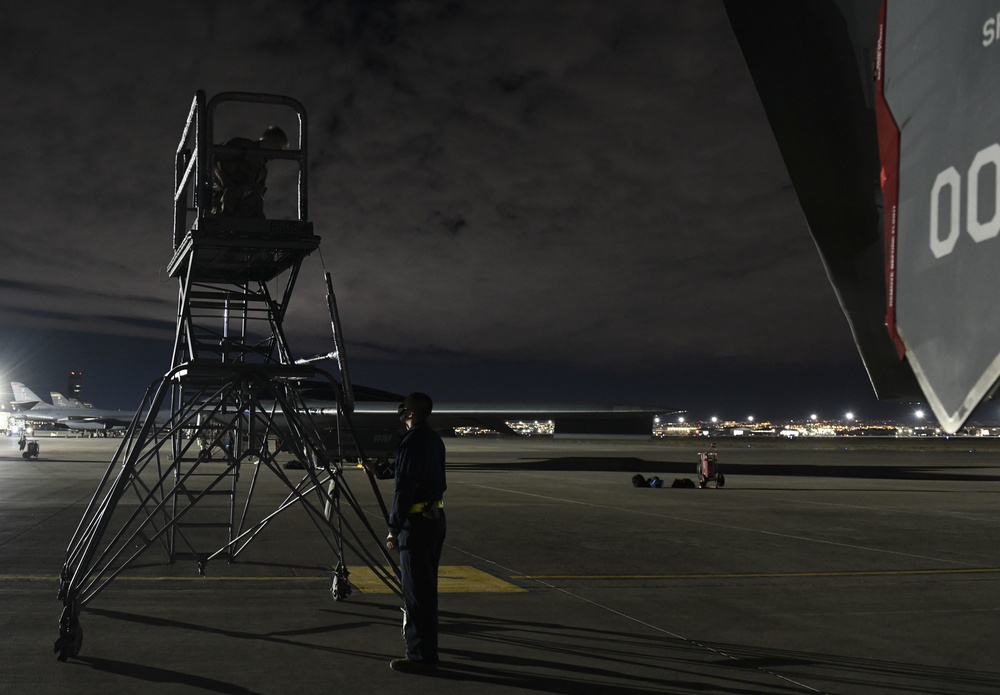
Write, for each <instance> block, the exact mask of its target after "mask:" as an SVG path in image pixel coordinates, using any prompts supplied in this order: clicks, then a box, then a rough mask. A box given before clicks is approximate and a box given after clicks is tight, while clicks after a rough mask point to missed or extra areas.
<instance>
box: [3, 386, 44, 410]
mask: <svg viewBox="0 0 1000 695" xmlns="http://www.w3.org/2000/svg"><path fill="white" fill-rule="evenodd" d="M10 388H11V390H12V391H13V392H14V401H13V404H14V405H15V406H19V407H21V408H30V407H32V406H34V405H35V404H37V403H41V402H42V399H41V398H39V397H38V396H36V395H35V392H34V391H32V390H31V389H29V388H28V387H27V386H25V385H24V384H22V383H21V382H19V381H12V382H10Z"/></svg>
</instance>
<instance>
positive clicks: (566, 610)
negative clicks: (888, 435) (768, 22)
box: [0, 438, 1000, 695]
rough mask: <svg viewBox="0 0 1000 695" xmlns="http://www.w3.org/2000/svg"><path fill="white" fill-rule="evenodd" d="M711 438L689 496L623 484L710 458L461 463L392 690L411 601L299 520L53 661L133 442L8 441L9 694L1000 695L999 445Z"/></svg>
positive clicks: (87, 619) (468, 449)
mask: <svg viewBox="0 0 1000 695" xmlns="http://www.w3.org/2000/svg"><path fill="white" fill-rule="evenodd" d="M716 441H717V442H718V445H719V450H720V463H721V466H722V470H723V472H724V474H725V476H726V485H725V487H724V488H722V489H706V490H697V489H689V488H669V487H665V488H662V489H641V488H635V487H633V486H632V483H631V478H632V476H633V475H634V474H635V473H641V474H643V475H644V476H646V477H649V476H652V475H657V476H659V477H660V478H663V479H664V480H665V481H666V483H667V485H669V484H670V483H671V482H672V481H673V480H674V479H675V478H686V479H693V478H694V464H695V461H696V452H697V451H699V450H701V449H704V447H705V444H706V443H705V441H704V440H694V439H680V440H670V441H649V442H608V441H563V440H551V439H537V438H535V439H523V440H512V439H502V440H492V439H468V438H466V439H454V440H448V441H447V445H448V456H449V470H448V485H449V488H448V493H447V495H446V497H445V500H446V511H447V515H448V541H447V545H446V547H445V552H444V559H443V564H444V565H445V567H443V568H442V572H441V574H442V578H441V590H442V595H441V633H442V634H441V656H442V660H443V667H442V668H441V669H440V670H439V672H438V674H437V675H435V676H420V675H404V674H400V673H396V672H394V671H391V670H390V669H389V667H388V662H389V660H390V659H392V658H396V657H398V656H401V655H402V653H403V644H402V638H401V636H400V618H401V614H400V610H399V605H400V603H399V599H398V598H397V597H396V596H395V595H394V594H392V593H391V592H389V591H388V590H387V589H386V588H385V587H384V586H383V585H381V584H380V582H378V581H377V580H376V581H369V578H368V577H367V576H366V568H364V567H363V566H361V567H352V576H351V578H352V580H353V581H355V584H356V586H357V587H358V590H357V591H355V592H354V594H353V595H352V596H350V597H349V598H348V599H347V600H346V601H339V602H337V601H334V600H333V599H332V597H331V595H330V592H329V587H330V573H329V568H330V563H331V562H333V559H332V558H331V556H330V555H331V553H330V550H329V548H327V547H326V546H325V545H324V544H323V543H322V542H321V541H320V542H317V539H316V538H315V537H314V536H315V530H314V528H313V527H312V526H311V524H310V522H309V521H308V518H307V516H306V515H304V514H301V513H297V510H289V511H287V512H285V513H283V514H282V515H281V518H280V522H276V523H275V524H273V525H272V526H270V527H268V528H267V529H266V530H265V532H264V533H263V534H261V536H260V537H259V538H258V539H257V540H256V541H255V542H254V545H253V546H251V548H250V549H248V552H247V554H246V555H245V556H241V557H240V560H239V561H238V562H236V563H233V564H226V563H225V562H222V563H220V564H218V565H209V567H208V568H207V572H206V576H204V577H199V576H198V575H197V572H196V570H195V567H194V563H191V562H185V563H182V562H178V563H175V564H172V565H171V564H166V563H164V562H161V561H160V560H158V559H155V558H152V559H145V558H146V556H144V563H143V564H142V565H141V566H138V567H136V568H135V570H134V571H133V570H132V569H131V568H130V569H129V571H127V572H126V573H125V574H124V575H123V576H121V577H119V578H118V579H117V580H115V581H114V582H112V583H111V584H110V585H109V586H108V588H107V589H106V590H104V591H103V592H102V593H100V594H99V595H98V596H97V597H96V598H95V599H94V600H93V601H91V602H90V603H88V604H87V605H86V606H85V607H84V609H83V612H82V615H81V624H82V626H83V629H84V640H83V646H82V649H81V651H80V653H79V655H78V656H76V657H71V658H69V659H68V660H67V661H65V662H59V661H57V660H56V658H55V655H54V654H53V652H52V645H53V642H54V641H55V638H56V637H57V632H58V630H57V623H58V618H59V614H60V611H61V608H62V606H61V603H60V602H59V601H58V600H57V599H56V591H57V589H58V579H57V577H58V573H59V570H60V568H61V566H62V564H63V561H64V559H65V555H66V546H67V543H68V541H69V539H70V537H71V536H72V533H73V531H74V529H75V528H76V525H77V524H78V523H79V521H80V518H81V516H82V514H83V511H84V509H85V507H86V505H87V503H88V501H89V500H90V497H91V495H92V494H93V492H94V490H95V489H96V486H97V483H98V481H99V479H100V478H101V476H102V475H103V473H104V471H105V469H106V468H107V465H108V462H109V461H110V460H111V456H112V454H113V452H114V448H115V446H116V445H117V443H118V440H96V439H61V438H60V439H51V440H50V439H46V438H42V439H40V443H41V456H40V459H39V460H37V461H25V460H23V459H22V458H21V456H20V454H19V452H18V451H17V447H16V442H15V440H14V439H7V438H0V635H2V638H0V639H2V644H3V649H0V693H3V694H7V693H18V694H20V693H33V694H38V695H46V694H49V693H101V694H111V693H140V692H141V693H144V694H148V695H158V694H161V693H227V694H236V693H239V694H244V693H246V694H261V695H263V694H269V695H270V694H274V695H278V694H284V693H301V694H311V693H348V694H353V693H374V692H385V693H406V694H407V695H420V694H422V693H435V694H441V693H485V694H492V693H565V694H569V693H574V694H576V693H591V692H600V693H719V694H722V695H751V694H756V693H769V694H788V695H793V694H799V693H838V694H840V693H844V694H846V693H866V694H867V693H887V694H888V693H892V694H895V695H898V694H900V693H934V694H937V695H947V694H951V693H955V694H959V693H961V694H963V695H968V694H970V693H997V692H1000V660H998V658H997V657H998V656H1000V620H998V611H1000V547H998V543H997V537H998V535H1000V533H998V531H1000V513H998V505H997V502H998V496H1000V443H998V442H997V441H995V440H985V439H951V440H949V441H932V442H922V441H920V442H902V443H899V442H894V441H889V442H882V441H875V442H873V441H867V440H863V439H837V440H829V441H825V442H815V441H811V442H807V441H796V442H784V443H783V442H781V441H776V440H757V439H740V438H734V439H719V440H716ZM346 477H347V478H348V480H349V484H350V485H351V487H352V489H353V490H355V491H356V492H358V494H359V496H360V495H361V494H362V493H361V491H362V490H364V489H365V488H366V487H368V483H367V481H366V480H364V473H363V472H362V471H360V470H357V469H353V470H348V471H347V472H346ZM267 484H268V483H265V485H267ZM380 485H381V489H382V491H383V494H385V495H390V494H391V481H385V482H383V483H381V484H380ZM273 487H274V493H275V495H278V494H279V493H280V490H279V488H280V487H281V486H280V484H279V483H277V482H275V483H274V486H273ZM370 492H371V491H370V488H369V489H368V493H369V495H370ZM372 509H373V512H372V513H373V514H377V511H375V510H377V505H375V504H374V503H372ZM376 526H377V528H381V526H382V524H381V522H378V523H377V524H376Z"/></svg>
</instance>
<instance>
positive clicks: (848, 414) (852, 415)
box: [846, 413, 854, 420]
mask: <svg viewBox="0 0 1000 695" xmlns="http://www.w3.org/2000/svg"><path fill="white" fill-rule="evenodd" d="M846 417H847V419H848V420H853V419H854V413H847V416H846Z"/></svg>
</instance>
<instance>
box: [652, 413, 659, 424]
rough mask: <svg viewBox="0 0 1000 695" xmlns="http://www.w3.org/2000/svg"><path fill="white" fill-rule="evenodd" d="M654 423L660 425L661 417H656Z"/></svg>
mask: <svg viewBox="0 0 1000 695" xmlns="http://www.w3.org/2000/svg"><path fill="white" fill-rule="evenodd" d="M653 422H654V423H656V424H657V425H659V424H660V416H659V415H657V416H656V417H654V418H653Z"/></svg>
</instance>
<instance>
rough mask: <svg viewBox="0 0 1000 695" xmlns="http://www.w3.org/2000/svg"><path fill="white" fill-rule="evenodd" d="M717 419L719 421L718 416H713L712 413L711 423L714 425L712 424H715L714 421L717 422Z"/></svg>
mask: <svg viewBox="0 0 1000 695" xmlns="http://www.w3.org/2000/svg"><path fill="white" fill-rule="evenodd" d="M718 421H719V418H717V417H715V416H714V415H713V416H712V424H713V425H714V424H715V423H717V422H718Z"/></svg>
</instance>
